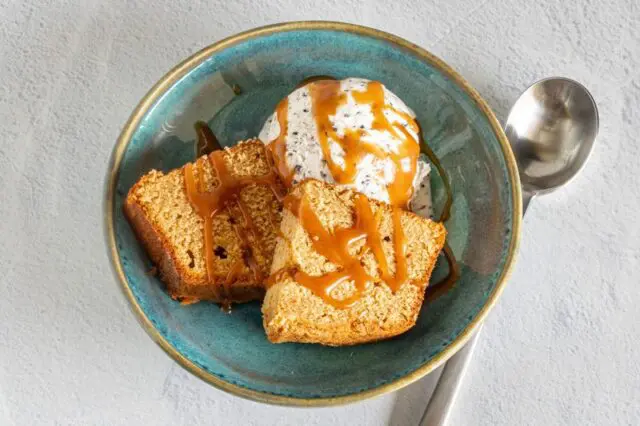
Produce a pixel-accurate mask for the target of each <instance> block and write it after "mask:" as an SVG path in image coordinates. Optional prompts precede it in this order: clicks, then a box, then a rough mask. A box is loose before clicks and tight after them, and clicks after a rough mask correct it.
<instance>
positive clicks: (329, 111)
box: [309, 80, 420, 208]
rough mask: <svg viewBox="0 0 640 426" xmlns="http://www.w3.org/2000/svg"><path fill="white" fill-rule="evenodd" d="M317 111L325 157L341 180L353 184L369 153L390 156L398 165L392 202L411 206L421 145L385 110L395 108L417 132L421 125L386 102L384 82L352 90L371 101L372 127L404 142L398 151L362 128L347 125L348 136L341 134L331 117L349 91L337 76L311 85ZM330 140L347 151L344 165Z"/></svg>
mask: <svg viewBox="0 0 640 426" xmlns="http://www.w3.org/2000/svg"><path fill="white" fill-rule="evenodd" d="M309 92H310V94H311V99H312V105H313V114H314V118H315V120H316V125H317V127H318V136H319V141H320V146H321V148H322V153H323V155H324V159H325V160H326V161H327V166H328V167H329V171H330V172H331V175H332V176H333V178H334V180H335V181H336V182H337V183H339V184H352V183H353V182H354V180H355V176H356V173H357V165H358V163H359V162H360V160H361V159H362V158H363V157H364V156H365V155H366V154H372V155H375V156H376V157H378V158H387V157H388V158H390V159H391V160H392V161H393V163H394V165H395V176H394V179H393V182H391V183H390V184H389V185H388V187H387V189H388V192H389V201H390V204H392V205H395V206H401V207H403V208H407V206H408V204H409V201H410V200H411V196H412V195H413V178H414V176H415V173H416V167H417V162H418V156H419V154H420V146H419V144H418V143H417V142H416V140H415V139H414V138H413V137H412V136H411V134H410V133H409V132H408V131H407V129H406V128H405V127H404V126H403V125H402V124H401V123H397V122H391V121H389V120H388V119H387V117H386V115H385V112H387V111H391V112H393V113H395V114H397V115H399V116H401V117H402V118H404V119H405V120H407V122H408V123H409V124H408V126H411V128H412V130H413V131H414V132H417V131H418V126H417V124H416V123H415V120H414V119H413V117H411V116H410V115H409V114H406V113H404V112H402V111H398V110H396V109H394V108H392V107H391V106H390V105H386V104H385V100H384V88H383V86H382V83H380V82H377V81H371V82H369V83H368V84H367V89H366V90H365V91H364V92H360V91H356V90H354V91H352V92H351V94H352V96H353V98H354V99H355V100H356V102H358V103H359V104H368V105H369V106H370V107H371V112H372V113H373V123H372V129H373V130H378V131H387V132H389V133H390V134H392V135H393V136H395V137H396V138H397V139H399V140H401V141H402V142H401V143H400V144H398V145H396V151H395V152H386V151H384V150H383V149H381V148H380V147H379V146H377V145H374V144H371V143H368V142H367V141H366V140H364V139H363V136H364V135H365V134H366V133H365V132H364V131H362V130H354V129H347V130H346V131H345V133H344V136H340V135H338V133H337V132H336V130H334V129H335V127H334V125H333V123H332V121H331V117H333V116H335V115H336V113H337V110H338V108H339V107H340V106H341V105H343V104H345V103H346V102H347V94H346V93H344V92H341V91H340V82H339V81H335V80H320V81H315V82H313V83H311V84H310V85H309ZM330 140H333V141H335V142H337V143H338V144H339V145H340V146H341V148H342V150H343V151H344V162H345V164H344V167H341V166H340V165H338V164H337V163H336V162H335V161H333V160H332V157H331V148H330ZM402 160H405V161H406V160H408V166H409V167H408V168H407V170H404V169H403V167H402Z"/></svg>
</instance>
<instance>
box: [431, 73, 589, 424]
mask: <svg viewBox="0 0 640 426" xmlns="http://www.w3.org/2000/svg"><path fill="white" fill-rule="evenodd" d="M505 133H506V135H507V138H508V139H509V143H510V144H511V148H512V149H513V153H514V155H515V157H516V161H517V162H518V170H519V172H520V180H521V183H522V198H523V200H522V213H523V214H524V213H525V212H526V210H527V207H528V206H529V202H530V201H531V200H532V199H533V198H534V197H535V196H536V195H539V194H548V193H550V192H552V191H555V190H556V189H558V188H560V187H562V186H564V185H566V184H567V183H569V182H570V181H571V179H573V178H574V177H575V176H576V174H577V173H578V172H579V171H580V170H581V169H582V167H583V166H584V165H585V163H586V162H587V159H588V158H589V154H591V150H592V148H593V143H594V141H595V139H596V135H597V134H598V108H597V107H596V103H595V101H594V100H593V97H592V96H591V94H590V93H589V91H588V90H587V89H586V88H585V87H584V86H582V85H581V84H580V83H578V82H576V81H573V80H570V79H568V78H563V77H552V78H546V79H544V80H540V81H538V82H537V83H534V84H533V85H531V86H530V87H529V88H528V89H527V90H525V92H524V93H523V94H522V95H521V96H520V98H518V100H517V101H516V103H515V105H514V106H513V108H511V111H510V112H509V117H508V118H507V125H506V126H505ZM480 329H481V328H479V329H478V331H477V332H476V333H475V334H474V335H473V336H472V337H471V339H470V340H469V342H468V343H467V344H466V345H465V346H464V347H463V348H462V349H461V350H460V351H458V353H456V354H455V355H454V356H452V357H451V358H450V359H449V361H447V363H446V364H445V366H444V368H443V369H442V374H441V376H440V379H439V380H438V384H437V385H436V388H435V390H434V392H433V394H432V395H431V399H430V400H429V404H428V405H427V408H426V410H425V412H424V415H423V416H422V420H421V421H420V425H421V426H441V425H445V424H446V422H447V418H448V416H449V413H450V412H451V407H452V406H453V403H454V400H455V397H456V395H457V393H458V390H459V389H460V385H461V383H462V379H463V377H464V374H465V372H466V369H467V366H468V365H469V361H470V360H471V355H472V354H473V350H474V348H475V345H476V342H477V340H478V335H479V334H480Z"/></svg>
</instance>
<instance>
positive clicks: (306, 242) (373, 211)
mask: <svg viewBox="0 0 640 426" xmlns="http://www.w3.org/2000/svg"><path fill="white" fill-rule="evenodd" d="M284 207H285V208H284V210H283V215H282V222H281V225H280V235H279V237H278V241H277V244H276V249H275V253H274V257H273V264H272V266H271V274H272V275H271V276H270V277H269V279H268V281H267V287H268V289H267V293H266V296H265V300H264V303H263V306H262V313H263V322H264V328H265V330H266V333H267V336H268V338H269V340H270V341H271V342H273V343H281V342H304V343H320V344H324V345H330V346H341V345H354V344H357V343H364V342H369V341H375V340H381V339H386V338H389V337H392V336H396V335H398V334H401V333H403V332H405V331H407V330H408V329H409V328H411V327H412V326H413V325H415V322H416V319H417V317H418V313H419V311H420V308H421V306H422V302H423V299H424V293H425V289H426V287H427V285H428V283H429V277H430V276H431V272H432V270H433V268H434V266H435V263H436V259H437V257H438V254H439V253H440V251H441V250H442V248H443V246H444V243H445V238H446V230H445V228H444V226H443V225H442V224H441V223H437V222H434V221H432V220H430V219H425V218H422V217H420V216H417V215H415V214H413V213H411V212H408V211H405V210H402V209H400V208H398V207H393V206H390V205H388V204H385V203H381V202H378V201H374V200H369V199H367V198H366V197H365V196H364V195H362V194H360V193H357V192H355V191H352V190H345V189H343V188H339V187H337V186H333V185H330V184H327V183H324V182H320V181H317V180H306V181H303V182H302V183H301V184H299V185H298V186H296V187H295V188H294V189H293V190H292V191H291V192H290V194H289V195H288V196H287V197H286V198H285V200H284Z"/></svg>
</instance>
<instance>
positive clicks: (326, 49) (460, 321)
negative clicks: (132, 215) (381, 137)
mask: <svg viewBox="0 0 640 426" xmlns="http://www.w3.org/2000/svg"><path fill="white" fill-rule="evenodd" d="M313 75H331V76H334V77H336V78H345V77H350V76H355V77H364V78H368V79H372V80H379V81H382V82H383V83H384V84H385V85H386V86H387V87H388V88H389V89H391V90H392V91H393V92H395V93H396V94H397V95H399V96H400V97H401V98H402V99H403V100H404V101H405V102H406V103H407V105H409V107H411V108H412V109H413V110H414V111H415V112H416V114H417V118H418V121H419V122H420V124H421V126H422V129H423V134H424V137H425V138H426V140H427V142H428V143H429V145H430V146H431V147H432V148H433V150H434V151H435V152H436V154H437V155H438V156H439V158H440V159H441V162H442V164H443V166H444V168H445V169H446V171H447V173H448V174H449V178H450V180H451V184H452V189H453V208H452V215H451V217H450V218H449V220H448V221H447V222H446V227H447V229H448V232H449V237H448V241H449V245H450V246H451V248H452V250H453V252H454V253H455V255H456V257H457V259H458V262H459V265H460V270H461V276H460V279H459V280H458V282H457V283H456V284H455V286H453V287H452V288H451V289H450V290H449V291H447V292H446V293H445V294H443V295H441V296H439V297H437V298H434V299H431V300H428V301H427V302H426V303H425V304H424V306H423V307H422V310H421V312H420V315H419V318H418V322H417V324H416V326H415V327H414V328H413V329H411V330H410V331H409V332H407V333H405V334H403V335H401V336H398V337H396V338H393V339H390V340H386V341H382V342H377V343H371V344H365V345H359V346H352V347H338V348H333V347H324V346H319V345H304V344H279V345H276V344H271V343H269V342H268V341H267V338H266V336H265V333H264V331H263V328H262V317H261V313H260V304H259V303H249V304H243V305H237V306H235V307H234V308H233V312H232V313H231V314H227V313H225V312H223V311H221V309H220V308H219V307H218V305H216V304H213V303H204V302H203V303H198V304H195V305H191V306H182V305H180V304H179V303H177V302H175V301H173V300H172V299H171V298H169V297H168V296H167V294H166V293H165V291H164V289H163V286H162V284H161V282H160V281H159V280H158V279H157V278H156V277H154V276H152V275H151V274H149V270H150V269H151V268H152V264H151V263H150V261H149V259H148V258H147V256H146V254H145V252H144V250H143V249H142V247H141V246H140V244H138V242H137V240H136V238H135V236H134V234H133V232H132V229H131V227H130V226H129V224H128V222H127V220H126V219H125V217H124V215H123V211H122V203H123V199H124V197H125V196H126V194H127V191H128V190H129V188H131V186H132V185H133V184H134V182H135V181H136V180H137V179H138V178H139V177H140V176H142V175H143V174H144V173H146V172H147V171H149V170H150V169H151V168H156V169H160V170H163V171H167V170H170V169H172V168H175V167H179V166H181V165H183V164H184V163H186V162H187V161H190V160H192V159H193V158H194V139H195V132H194V130H193V124H194V122H195V121H197V120H205V121H207V122H208V123H209V124H210V125H211V127H212V128H213V130H214V132H215V134H216V135H217V136H218V138H219V139H220V141H221V142H222V143H223V144H224V145H231V144H233V143H234V142H235V141H238V140H242V139H246V138H248V137H251V136H256V135H257V134H258V132H259V130H260V128H261V126H262V124H263V122H264V121H265V119H266V118H267V116H268V115H269V114H270V112H271V111H272V110H273V109H274V107H275V105H276V104H277V102H278V101H279V100H280V99H282V98H283V97H284V96H285V95H287V94H288V93H289V92H290V91H291V90H292V89H293V88H294V87H295V86H296V84H298V83H299V82H300V81H301V80H302V79H304V78H306V77H309V76H313ZM432 191H433V195H434V205H435V206H436V210H437V209H438V207H439V206H442V205H443V203H444V201H445V194H444V190H443V185H442V181H441V179H440V178H439V177H438V175H437V174H436V173H433V178H432ZM521 214H522V206H521V194H520V183H519V180H518V173H517V168H516V163H515V160H514V157H513V155H512V152H511V150H510V148H509V144H508V142H507V139H506V137H505V135H504V133H503V131H502V129H501V127H500V125H499V124H498V122H497V120H496V118H495V117H494V115H493V113H492V112H491V109H490V108H489V106H488V105H487V104H486V102H485V101H484V100H483V99H482V98H481V97H480V95H478V93H477V92H476V91H475V90H474V89H473V88H472V87H471V86H470V85H469V84H468V83H466V82H465V81H464V80H463V79H462V77H460V76H459V75H458V74H457V73H456V72H455V71H453V70H452V69H451V68H450V67H449V66H447V65H446V64H445V63H444V62H443V61H442V60H440V59H438V58H436V57H435V56H434V55H432V54H431V53H429V52H427V51H425V50H424V49H421V48H420V47H418V46H416V45H414V44H411V43H410V42H408V41H405V40H403V39H401V38H398V37H396V36H393V35H391V34H387V33H383V32H381V31H377V30H374V29H371V28H366V27H361V26H356V25H350V24H344V23H336V22H315V21H314V22H292V23H285V24H278V25H273V26H268V27H263V28H258V29H254V30H251V31H248V32H245V33H242V34H239V35H236V36H233V37H230V38H228V39H225V40H223V41H220V42H218V43H215V44H213V45H211V46H209V47H207V48H205V49H203V50H201V51H200V52H198V53H196V54H195V55H193V56H192V57H190V58H188V59H187V60H185V61H184V62H182V63H181V64H179V65H178V66H176V67H175V68H174V69H173V70H171V71H170V72H169V73H168V74H167V75H165V76H164V77H163V78H162V79H161V80H160V81H159V82H158V83H157V84H156V85H155V86H154V87H153V88H152V89H151V90H150V91H149V92H148V93H147V95H146V96H145V97H144V98H143V99H142V101H141V102H140V104H139V105H138V106H137V107H136V109H135V110H134V112H133V114H132V115H131V117H130V118H129V121H128V122H127V123H126V124H125V126H124V129H123V131H122V134H121V135H120V138H119V139H118V141H117V143H116V146H115V149H114V151H113V154H112V158H111V162H110V165H109V170H108V176H107V190H106V203H105V219H106V238H107V244H108V249H109V252H110V255H111V260H112V264H113V268H114V270H115V275H116V278H117V280H118V282H119V284H120V286H121V287H122V290H123V292H124V295H125V297H126V299H127V300H128V302H129V304H130V305H131V308H132V309H133V312H134V313H135V315H136V317H137V318H138V320H139V322H140V323H141V324H142V326H143V327H144V329H145V330H146V331H147V332H148V333H149V335H150V336H151V337H152V338H153V339H154V340H155V341H156V342H157V343H158V344H159V345H160V347H161V348H162V349H164V350H165V351H166V352H167V353H168V354H169V355H170V356H171V357H172V358H173V359H174V360H176V361H177V362H178V363H179V364H180V365H182V366H183V367H185V368H186V369H187V370H189V371H191V372H192V373H194V374H195V375H197V376H198V377H200V378H201V379H203V380H205V381H207V382H208V383H210V384H212V385H214V386H216V387H218V388H220V389H222V390H224V391H227V392H230V393H232V394H235V395H238V396H241V397H246V398H249V399H252V400H257V401H262V402H268V403H275V404H288V405H307V406H308V405H332V404H341V403H347V402H353V401H357V400H361V399H364V398H368V397H372V396H375V395H379V394H382V393H385V392H389V391H392V390H396V389H399V388H400V387H402V386H405V385H407V384H409V383H411V382H413V381H415V380H417V379H419V378H420V377H422V376H424V375H426V374H427V373H429V372H430V371H432V370H433V369H435V368H436V367H438V366H439V365H440V364H442V363H443V362H444V361H446V360H447V359H448V358H449V357H451V356H452V355H453V354H454V353H455V352H456V351H457V350H459V349H460V348H461V347H462V345H463V344H464V343H465V342H466V340H467V339H468V338H469V337H470V336H471V334H472V333H473V331H474V329H475V328H476V327H478V325H479V324H480V323H481V322H482V320H483V319H484V318H485V316H486V315H487V313H488V312H489V310H490V309H491V307H492V306H494V304H495V303H496V300H497V299H498V296H499V295H500V293H501V291H502V289H503V287H504V285H505V282H506V279H507V275H508V272H509V270H510V268H511V266H512V265H513V262H514V257H515V253H516V247H517V241H518V236H519V229H520V221H521ZM446 274H447V265H446V262H444V261H442V259H440V261H439V264H438V266H437V268H436V271H435V273H434V276H433V277H432V282H435V281H437V280H438V279H440V278H441V277H443V276H445V275H446Z"/></svg>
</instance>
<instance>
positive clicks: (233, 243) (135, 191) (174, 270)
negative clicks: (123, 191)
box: [124, 140, 283, 303]
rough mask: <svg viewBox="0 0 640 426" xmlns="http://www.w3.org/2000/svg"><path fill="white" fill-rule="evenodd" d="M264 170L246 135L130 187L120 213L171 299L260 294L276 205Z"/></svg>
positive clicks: (257, 147) (258, 146) (261, 153)
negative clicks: (233, 144)
mask: <svg viewBox="0 0 640 426" xmlns="http://www.w3.org/2000/svg"><path fill="white" fill-rule="evenodd" d="M272 169H273V167H272V165H271V164H270V161H269V158H268V157H267V155H266V151H265V148H264V145H263V144H262V143H261V142H260V141H258V140H248V141H245V142H241V143H239V144H237V145H236V146H234V147H233V148H228V149H225V150H223V151H216V152H214V153H212V154H210V155H208V156H203V157H200V158H199V159H198V160H197V161H196V162H195V163H192V164H187V165H186V166H185V167H183V168H181V169H178V170H173V171H171V172H169V173H167V174H164V173H162V172H159V171H156V170H152V171H151V172H149V173H147V174H146V175H144V176H143V177H142V178H141V179H140V180H139V181H138V182H137V183H136V184H135V185H134V186H133V187H132V188H131V190H130V191H129V194H128V196H127V198H126V201H125V205H124V211H125V214H126V216H127V218H128V219H129V221H130V223H131V225H132V226H133V229H134V230H135V232H136V234H137V236H138V238H139V240H140V241H141V242H142V244H143V245H144V247H145V248H146V250H147V252H148V253H149V256H150V258H151V259H152V261H153V262H154V263H155V264H156V266H157V268H158V271H159V272H160V277H161V279H162V280H163V281H164V282H165V283H166V286H167V290H168V292H169V294H170V295H171V297H173V298H174V299H177V300H180V301H183V302H184V303H190V302H195V301H198V300H211V301H216V302H225V303H226V302H245V301H249V300H255V299H261V298H262V297H263V295H264V288H263V282H264V279H265V278H266V277H267V276H268V274H269V268H270V266H271V260H272V258H273V251H274V248H275V242H276V234H277V227H278V226H279V222H280V217H281V211H282V204H281V202H280V201H279V197H280V191H282V189H283V188H282V186H281V183H280V181H279V179H278V178H277V177H276V176H275V174H274V173H273V171H272ZM207 217H208V218H210V219H208V220H205V219H206V218H207ZM206 230H209V232H205V231H206ZM205 236H208V237H210V238H209V239H206V241H205Z"/></svg>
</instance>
